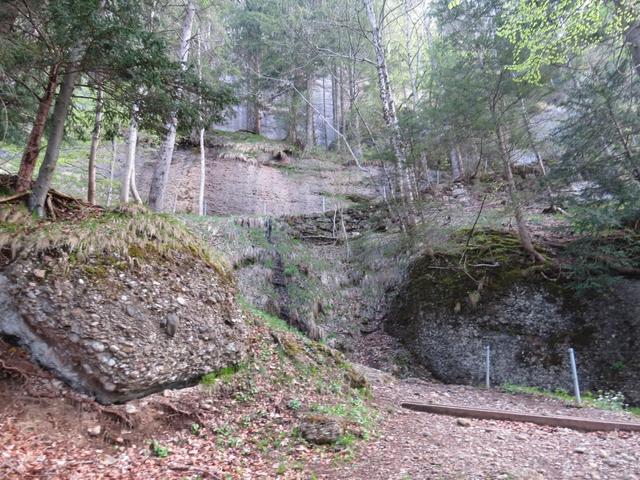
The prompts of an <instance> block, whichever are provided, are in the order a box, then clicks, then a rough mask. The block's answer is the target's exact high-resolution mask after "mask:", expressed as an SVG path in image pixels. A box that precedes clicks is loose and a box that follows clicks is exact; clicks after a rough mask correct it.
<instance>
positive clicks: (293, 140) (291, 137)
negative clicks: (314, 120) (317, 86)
mask: <svg viewBox="0 0 640 480" xmlns="http://www.w3.org/2000/svg"><path fill="white" fill-rule="evenodd" d="M297 99H298V96H297V95H296V91H295V90H291V103H290V105H289V123H288V125H287V127H288V128H287V140H288V141H289V143H290V144H291V145H296V144H297V143H298V128H297V127H298V125H297V120H298V102H297Z"/></svg>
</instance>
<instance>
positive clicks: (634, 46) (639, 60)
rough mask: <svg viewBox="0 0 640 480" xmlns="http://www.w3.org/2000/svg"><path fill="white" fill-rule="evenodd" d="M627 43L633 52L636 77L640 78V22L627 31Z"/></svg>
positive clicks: (632, 60)
mask: <svg viewBox="0 0 640 480" xmlns="http://www.w3.org/2000/svg"><path fill="white" fill-rule="evenodd" d="M625 39H626V41H627V43H628V44H629V50H630V51H631V62H632V64H633V69H634V71H635V72H636V75H637V76H639V77H640V22H636V23H634V24H633V25H632V26H631V27H630V28H629V30H627V34H626V38H625Z"/></svg>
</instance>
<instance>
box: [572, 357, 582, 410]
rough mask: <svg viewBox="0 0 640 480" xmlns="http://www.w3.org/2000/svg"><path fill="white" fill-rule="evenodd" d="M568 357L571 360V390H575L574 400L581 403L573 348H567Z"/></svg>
mask: <svg viewBox="0 0 640 480" xmlns="http://www.w3.org/2000/svg"><path fill="white" fill-rule="evenodd" d="M569 359H570V360H571V375H572V376H573V391H574V392H575V396H576V402H578V403H582V398H580V384H579V382H578V369H577V368H576V355H575V352H574V351H573V348H570V349H569Z"/></svg>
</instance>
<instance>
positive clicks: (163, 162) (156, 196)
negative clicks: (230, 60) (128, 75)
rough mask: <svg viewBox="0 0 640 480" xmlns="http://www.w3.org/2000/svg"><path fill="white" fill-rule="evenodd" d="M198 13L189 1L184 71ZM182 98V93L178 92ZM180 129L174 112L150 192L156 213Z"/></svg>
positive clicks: (183, 40)
mask: <svg viewBox="0 0 640 480" xmlns="http://www.w3.org/2000/svg"><path fill="white" fill-rule="evenodd" d="M195 13H196V7H195V4H194V1H193V0H189V3H188V4H187V11H186V14H185V17H184V23H183V24H182V32H181V34H180V50H179V52H178V58H179V60H180V66H181V68H182V69H183V70H186V68H187V60H188V58H189V40H190V38H191V28H192V26H193V18H194V16H195ZM178 96H180V92H178ZM177 128H178V115H177V112H172V113H171V114H170V115H169V118H168V120H167V122H166V124H165V129H166V132H167V133H166V135H165V140H164V146H163V149H162V155H161V157H160V158H159V159H158V162H157V163H156V166H155V169H154V172H153V178H152V179H151V188H150V190H149V206H150V207H151V209H152V210H154V211H156V212H160V211H162V208H163V206H164V197H165V195H166V192H167V184H168V183H169V170H170V169H171V161H172V160H173V149H174V147H175V144H176V130H177Z"/></svg>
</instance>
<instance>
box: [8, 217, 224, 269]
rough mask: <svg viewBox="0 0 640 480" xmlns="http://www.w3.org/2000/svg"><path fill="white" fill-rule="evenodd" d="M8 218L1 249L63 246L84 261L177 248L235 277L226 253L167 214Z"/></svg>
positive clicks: (33, 250)
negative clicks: (215, 250) (213, 246)
mask: <svg viewBox="0 0 640 480" xmlns="http://www.w3.org/2000/svg"><path fill="white" fill-rule="evenodd" d="M14 217H15V218H14ZM7 218H9V219H10V220H11V221H8V222H3V223H2V224H0V250H1V249H4V248H10V249H11V250H12V251H13V252H15V253H18V252H20V253H24V254H40V253H44V252H52V253H55V252H65V253H66V254H68V256H69V260H70V262H74V263H86V262H87V260H88V259H90V258H96V257H100V256H103V255H104V254H108V255H109V256H112V257H131V258H148V257H151V256H161V257H165V258H172V257H175V256H176V254H177V253H187V254H189V255H190V256H192V257H194V258H195V259H199V260H201V261H203V262H205V263H206V264H208V265H209V266H210V267H212V268H214V269H215V270H216V271H217V272H218V274H219V275H220V276H221V278H222V279H223V280H226V281H231V269H230V268H229V267H228V266H227V265H226V263H225V262H224V261H223V260H222V257H221V256H219V255H218V254H217V253H215V252H213V251H212V250H211V249H209V248H208V247H207V246H205V245H204V243H203V242H202V240H201V239H199V238H198V237H196V236H194V235H193V234H192V233H191V232H189V231H188V230H187V229H186V228H185V227H184V225H183V224H182V223H180V222H179V221H177V220H175V219H174V218H172V217H170V216H168V215H159V214H154V213H150V212H148V211H146V210H144V209H142V208H139V207H125V208H121V209H117V210H109V211H104V212H99V213H97V214H94V213H93V212H88V216H85V217H84V218H81V219H75V218H72V219H68V220H60V221H57V222H51V221H39V220H35V219H33V218H31V217H28V218H27V219H25V218H24V217H23V216H21V215H18V216H15V215H13V214H11V215H9V216H8V217H7Z"/></svg>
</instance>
